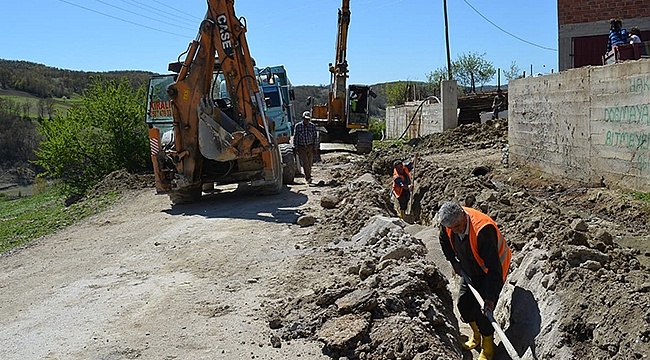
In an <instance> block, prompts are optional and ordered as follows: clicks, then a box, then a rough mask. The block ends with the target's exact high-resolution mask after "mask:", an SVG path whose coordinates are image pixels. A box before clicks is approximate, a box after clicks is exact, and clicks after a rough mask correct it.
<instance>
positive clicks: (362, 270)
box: [359, 260, 376, 280]
mask: <svg viewBox="0 0 650 360" xmlns="http://www.w3.org/2000/svg"><path fill="white" fill-rule="evenodd" d="M375 267H376V266H375V262H374V261H372V260H366V261H364V262H362V263H361V265H360V266H359V277H360V278H361V280H365V279H366V278H367V277H368V276H370V275H372V274H374V273H375Z"/></svg>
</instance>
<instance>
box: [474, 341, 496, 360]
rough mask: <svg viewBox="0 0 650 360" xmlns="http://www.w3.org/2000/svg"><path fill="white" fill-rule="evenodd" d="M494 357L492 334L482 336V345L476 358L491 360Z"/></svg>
mask: <svg viewBox="0 0 650 360" xmlns="http://www.w3.org/2000/svg"><path fill="white" fill-rule="evenodd" d="M493 358H494V336H493V335H490V336H483V345H481V353H480V354H478V360H492V359H493Z"/></svg>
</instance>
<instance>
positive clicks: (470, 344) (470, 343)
mask: <svg viewBox="0 0 650 360" xmlns="http://www.w3.org/2000/svg"><path fill="white" fill-rule="evenodd" d="M469 326H470V327H471V328H472V331H473V332H474V333H473V334H472V337H470V338H469V340H467V342H466V343H464V344H463V345H462V348H463V350H467V351H469V350H474V349H475V348H476V347H477V346H479V345H481V333H480V332H478V325H476V322H475V321H472V322H471V323H469Z"/></svg>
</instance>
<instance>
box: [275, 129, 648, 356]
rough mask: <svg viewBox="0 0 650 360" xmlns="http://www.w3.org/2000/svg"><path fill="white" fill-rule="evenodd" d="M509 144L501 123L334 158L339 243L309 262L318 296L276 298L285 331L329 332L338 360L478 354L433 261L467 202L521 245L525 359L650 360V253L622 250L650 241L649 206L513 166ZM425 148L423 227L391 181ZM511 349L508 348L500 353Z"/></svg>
mask: <svg viewBox="0 0 650 360" xmlns="http://www.w3.org/2000/svg"><path fill="white" fill-rule="evenodd" d="M506 144H507V124H506V123H504V122H496V123H491V122H488V123H486V124H474V125H463V126H461V127H459V128H457V129H453V130H452V131H448V132H445V133H443V134H437V135H432V136H428V137H425V138H420V139H415V140H413V141H412V142H411V143H410V144H409V145H406V146H402V147H393V148H389V149H384V150H376V151H373V153H372V154H370V155H369V156H367V157H365V158H362V159H360V158H357V157H354V156H352V155H342V156H339V157H337V158H332V159H326V160H324V163H323V164H321V165H320V166H322V168H323V169H326V171H327V172H328V176H327V178H328V180H327V181H324V182H323V183H321V184H320V185H321V186H322V188H323V190H322V199H321V205H323V209H322V212H320V213H319V214H318V218H319V222H318V223H317V224H316V230H315V231H319V232H324V233H330V234H331V237H330V239H331V241H329V242H327V243H321V244H313V247H312V248H311V251H310V252H309V253H308V255H307V256H305V258H304V261H305V263H304V264H309V266H305V269H306V270H305V274H307V273H312V274H316V275H317V277H318V278H319V282H318V285H315V286H313V289H312V290H313V291H312V292H311V293H310V295H307V296H301V297H296V298H291V297H288V298H282V299H280V300H275V301H273V302H270V303H269V304H268V309H269V319H270V324H271V328H273V329H275V330H274V331H275V332H276V334H277V336H278V337H279V338H281V339H283V340H285V341H290V340H291V339H295V338H299V337H305V338H311V339H318V340H320V341H322V342H323V343H324V348H323V352H324V353H325V354H327V355H329V356H331V357H332V358H347V359H397V358H399V359H436V358H439V359H461V358H462V359H465V358H471V356H472V355H469V354H467V353H465V354H463V353H462V351H461V350H460V349H459V347H458V343H459V340H460V338H461V335H460V332H459V324H458V320H457V319H456V316H455V315H454V314H453V307H454V305H453V301H452V297H451V295H450V291H449V289H450V288H452V289H453V281H451V283H450V282H449V280H448V279H447V277H446V274H443V272H444V270H441V269H444V268H445V266H448V265H447V264H445V262H444V261H440V260H435V259H439V258H436V257H435V256H433V257H432V256H431V252H435V249H436V247H438V244H437V237H436V228H435V220H434V216H435V214H436V212H437V210H438V208H439V204H441V203H442V202H444V201H447V200H452V199H453V200H457V201H460V202H468V203H469V202H471V203H472V206H473V207H475V208H477V209H480V210H481V211H483V212H485V213H487V214H489V215H490V216H491V217H493V218H494V219H495V220H496V221H497V223H498V224H499V226H500V227H501V229H502V232H503V233H504V235H505V237H506V239H507V240H508V243H509V244H510V246H511V248H512V249H513V254H514V256H513V261H512V265H511V270H510V273H509V278H508V283H507V284H506V286H505V287H504V290H503V292H502V294H501V297H500V302H499V304H498V306H497V309H496V313H495V317H496V318H497V320H498V321H499V322H500V324H501V325H502V327H503V329H504V330H505V331H506V335H508V337H509V338H510V340H511V342H512V343H513V345H514V346H515V348H516V349H517V351H518V352H519V354H520V355H522V354H523V353H524V351H525V350H526V349H527V348H529V347H530V348H531V350H532V352H533V353H534V355H535V357H536V358H538V359H584V358H596V359H604V358H608V359H645V358H648V356H649V355H648V351H647V349H648V347H649V346H650V345H649V343H648V342H649V341H650V331H649V330H648V329H649V328H650V326H649V325H650V309H649V308H648V307H647V304H648V303H650V295H649V292H650V281H649V279H648V273H649V272H648V268H647V267H646V266H645V265H644V263H645V262H644V263H642V262H641V261H639V259H640V258H641V259H643V260H647V258H648V255H650V254H648V253H647V252H641V251H640V250H639V249H634V248H628V247H624V246H622V245H621V243H624V242H625V241H627V240H628V239H630V238H633V239H640V241H646V243H647V240H648V239H650V237H649V231H648V227H647V224H648V220H650V219H649V217H648V214H649V212H648V207H647V205H646V204H644V203H642V202H638V201H634V200H633V199H631V198H629V197H628V196H625V194H624V193H622V192H617V191H615V190H610V189H606V188H585V187H584V186H583V185H580V184H571V182H570V181H568V180H566V181H564V180H559V179H553V181H551V180H548V179H545V178H544V177H542V176H540V174H536V173H534V172H531V171H529V170H526V169H519V168H516V167H514V166H507V165H508V163H507V147H506ZM415 152H419V153H420V155H421V160H420V162H419V164H418V165H417V167H416V170H415V171H414V176H415V189H414V194H413V196H414V201H413V208H412V209H413V214H412V217H411V219H410V220H412V222H414V223H417V224H419V225H410V226H407V224H406V223H404V222H402V221H400V220H399V219H397V218H395V215H396V212H395V209H394V206H393V203H392V200H391V198H390V191H389V185H388V184H390V174H391V167H392V163H393V161H394V160H396V159H407V158H410V157H412V156H413V154H414V153H415ZM432 259H434V260H432ZM304 264H303V265H304ZM314 264H316V265H314ZM297 266H300V265H297ZM305 276H307V275H305ZM468 356H470V357H468ZM473 356H476V353H474V354H473ZM508 358H509V357H508V356H507V354H506V353H505V350H504V349H503V347H502V346H499V347H498V348H497V355H496V359H508Z"/></svg>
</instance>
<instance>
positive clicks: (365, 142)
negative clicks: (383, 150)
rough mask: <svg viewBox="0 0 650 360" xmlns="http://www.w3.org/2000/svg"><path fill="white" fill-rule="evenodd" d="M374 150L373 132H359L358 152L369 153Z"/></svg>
mask: <svg viewBox="0 0 650 360" xmlns="http://www.w3.org/2000/svg"><path fill="white" fill-rule="evenodd" d="M371 151H372V133H371V132H370V131H358V132H357V154H361V155H363V154H368V153H370V152H371Z"/></svg>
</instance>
